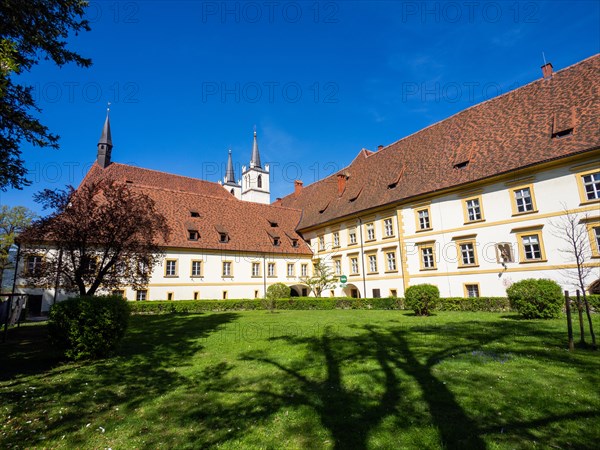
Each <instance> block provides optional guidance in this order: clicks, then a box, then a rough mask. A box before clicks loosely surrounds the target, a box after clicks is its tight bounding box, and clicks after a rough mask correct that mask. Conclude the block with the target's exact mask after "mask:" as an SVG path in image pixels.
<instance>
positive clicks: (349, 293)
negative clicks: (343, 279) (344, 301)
mask: <svg viewBox="0 0 600 450" xmlns="http://www.w3.org/2000/svg"><path fill="white" fill-rule="evenodd" d="M344 295H345V296H346V297H352V298H360V290H359V289H358V287H356V285H354V284H347V285H346V287H345V288H344Z"/></svg>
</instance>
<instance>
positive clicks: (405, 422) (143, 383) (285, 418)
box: [0, 310, 600, 449]
mask: <svg viewBox="0 0 600 450" xmlns="http://www.w3.org/2000/svg"><path fill="white" fill-rule="evenodd" d="M594 320H595V325H596V330H597V331H599V332H600V321H599V320H598V315H596V317H595V318H594ZM565 328H566V326H565V320H564V319H557V320H551V321H527V320H518V318H517V317H516V316H514V315H510V314H496V313H453V312H445V313H444V312H440V313H437V314H436V315H435V316H433V317H426V318H423V317H415V316H413V315H412V314H410V313H409V312H406V311H356V310H354V311H284V312H276V313H270V312H268V311H248V312H235V313H233V312H230V313H207V314H198V315H165V316H135V317H133V318H132V321H131V325H130V329H129V331H128V334H127V336H126V339H125V341H124V343H123V345H122V348H121V350H120V352H119V354H118V356H116V357H114V358H111V359H108V360H104V361H97V362H91V363H68V362H64V361H63V362H61V361H59V360H58V359H57V358H56V355H55V354H54V353H53V352H52V350H51V349H50V348H49V346H48V344H47V342H45V341H44V333H45V325H28V326H25V327H21V328H20V329H13V330H11V333H10V334H9V340H8V342H7V343H6V344H1V345H0V379H1V381H0V448H31V447H46V448H112V449H121V448H194V449H196V448H206V447H218V448H225V449H240V448H265V449H268V448H272V449H281V448H318V449H321V448H331V449H360V448H393V449H399V448H408V449H410V448H414V449H417V448H418V449H422V448H427V449H434V448H449V449H450V448H452V449H459V448H460V449H483V448H488V449H505V448H506V449H509V448H510V449H512V448H574V449H585V448H590V449H591V448H598V447H597V446H598V442H600V388H599V387H600V355H599V353H600V352H593V351H591V350H588V349H578V350H577V351H576V352H575V353H569V352H568V351H566V348H565V347H566V331H565Z"/></svg>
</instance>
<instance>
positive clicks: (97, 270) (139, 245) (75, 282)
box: [19, 179, 170, 296]
mask: <svg viewBox="0 0 600 450" xmlns="http://www.w3.org/2000/svg"><path fill="white" fill-rule="evenodd" d="M36 200H37V201H38V202H40V203H42V204H43V205H44V206H45V207H49V208H52V209H53V210H54V212H53V213H52V214H50V215H49V216H48V217H44V218H42V219H40V220H37V221H35V222H34V223H33V224H32V225H31V227H29V228H28V229H27V230H25V231H24V232H23V233H22V234H21V236H20V238H19V241H20V242H21V243H22V248H23V251H22V253H23V258H24V259H25V260H27V258H36V257H37V258H39V257H40V256H41V258H40V260H41V261H43V263H40V264H39V265H37V266H36V267H35V270H29V269H28V270H27V271H26V272H25V273H24V274H23V276H24V277H25V278H26V279H27V281H28V283H30V284H32V285H34V286H47V287H53V286H54V284H55V283H56V280H57V279H58V280H59V283H60V286H61V287H62V288H63V289H64V290H65V291H67V292H77V293H79V295H82V296H91V295H94V294H95V293H96V291H98V290H104V291H111V290H113V289H119V288H121V287H122V286H123V285H129V286H131V287H132V288H133V289H142V288H143V287H145V286H146V285H147V284H148V281H149V279H150V276H151V274H152V268H153V267H154V266H155V265H156V264H157V263H158V262H159V260H160V257H161V255H162V251H161V249H160V247H159V244H160V243H161V241H162V242H163V243H164V242H167V241H168V237H169V234H170V228H169V226H168V224H167V220H166V219H165V217H164V216H163V215H162V214H161V213H160V212H159V211H158V210H157V209H156V206H155V203H154V200H152V198H150V197H149V196H148V195H146V194H144V193H142V192H139V191H136V190H135V189H134V188H130V187H129V186H128V185H127V184H126V183H124V182H119V181H114V180H108V179H103V180H100V181H90V182H87V183H85V184H84V185H82V186H80V187H79V189H77V190H76V191H75V190H73V188H68V189H66V190H55V191H52V190H48V189H47V190H44V191H42V192H41V193H40V194H38V195H37V196H36Z"/></svg>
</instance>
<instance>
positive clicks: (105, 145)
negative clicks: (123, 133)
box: [97, 103, 113, 168]
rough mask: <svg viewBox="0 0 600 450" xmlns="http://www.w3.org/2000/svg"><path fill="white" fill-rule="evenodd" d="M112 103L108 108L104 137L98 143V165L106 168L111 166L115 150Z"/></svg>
mask: <svg viewBox="0 0 600 450" xmlns="http://www.w3.org/2000/svg"><path fill="white" fill-rule="evenodd" d="M109 113H110V103H109V104H108V108H106V120H105V121H104V128H102V136H100V140H99V141H98V158H97V159H98V164H99V165H100V166H101V167H102V168H105V167H107V166H108V165H109V164H110V156H111V152H112V148H113V144H112V136H111V134H110V116H109Z"/></svg>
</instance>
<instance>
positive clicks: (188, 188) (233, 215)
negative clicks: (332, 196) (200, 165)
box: [82, 163, 312, 256]
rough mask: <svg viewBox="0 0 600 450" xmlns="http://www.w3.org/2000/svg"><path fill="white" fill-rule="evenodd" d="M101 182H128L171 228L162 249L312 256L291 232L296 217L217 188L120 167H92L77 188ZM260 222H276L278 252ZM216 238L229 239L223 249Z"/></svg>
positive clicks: (298, 213) (295, 213)
mask: <svg viewBox="0 0 600 450" xmlns="http://www.w3.org/2000/svg"><path fill="white" fill-rule="evenodd" d="M105 177H108V178H110V179H116V180H121V181H123V180H129V181H133V183H131V185H130V187H131V188H132V189H135V190H138V191H139V192H142V193H144V194H147V195H148V196H149V197H151V198H152V199H153V200H154V201H155V202H156V207H157V209H158V210H159V211H160V212H161V213H162V214H163V215H164V216H165V217H166V219H167V222H168V224H169V226H170V228H171V236H170V238H169V241H168V242H160V243H159V245H161V246H163V247H173V248H189V249H198V250H199V251H201V250H203V249H209V250H222V251H239V252H256V253H258V252H260V253H263V252H264V253H276V254H297V255H299V256H300V255H311V254H312V253H311V251H310V248H309V246H308V245H307V244H306V242H304V240H303V239H302V237H301V236H300V235H299V234H298V233H296V231H295V230H296V226H297V225H298V222H299V221H300V217H301V211H299V210H295V209H290V208H285V207H280V206H273V205H264V204H259V203H251V202H245V201H240V200H237V199H236V198H235V197H233V196H232V195H231V194H229V193H228V192H227V191H226V190H225V189H224V188H223V187H222V186H220V185H219V184H217V183H211V182H209V181H203V180H197V179H194V178H187V177H180V176H178V175H171V174H166V173H163V172H156V171H153V170H148V169H141V168H138V167H133V166H127V165H124V164H115V163H113V164H111V165H109V166H108V167H107V168H105V169H102V168H101V167H100V166H98V165H97V164H95V165H94V166H93V167H92V168H91V169H90V171H89V172H88V174H87V175H86V177H85V179H84V180H83V182H82V184H83V183H87V182H90V181H92V180H97V179H99V178H105ZM192 212H197V213H199V217H193V216H192ZM265 217H269V220H271V221H273V222H276V223H277V225H278V229H279V230H281V231H282V232H283V233H285V234H286V235H287V236H289V237H290V238H285V239H281V240H280V243H279V245H278V246H275V245H273V241H272V240H271V239H270V238H269V234H268V233H270V232H272V230H273V228H271V225H270V224H269V222H268V221H267V220H265ZM189 230H196V231H198V233H199V238H198V239H197V240H190V239H188V238H189ZM222 232H224V233H227V235H228V237H229V240H228V242H227V243H222V242H221V240H220V233H222ZM292 239H297V247H293V242H292Z"/></svg>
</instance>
